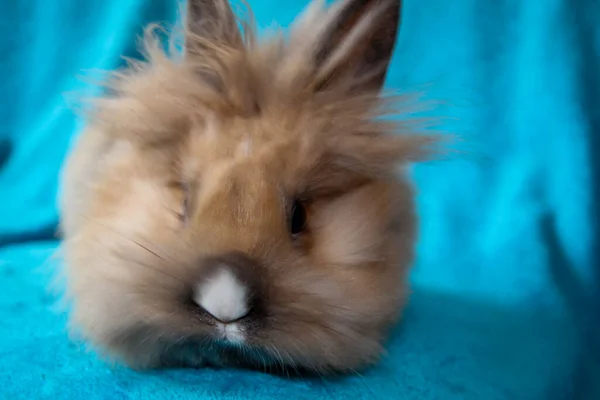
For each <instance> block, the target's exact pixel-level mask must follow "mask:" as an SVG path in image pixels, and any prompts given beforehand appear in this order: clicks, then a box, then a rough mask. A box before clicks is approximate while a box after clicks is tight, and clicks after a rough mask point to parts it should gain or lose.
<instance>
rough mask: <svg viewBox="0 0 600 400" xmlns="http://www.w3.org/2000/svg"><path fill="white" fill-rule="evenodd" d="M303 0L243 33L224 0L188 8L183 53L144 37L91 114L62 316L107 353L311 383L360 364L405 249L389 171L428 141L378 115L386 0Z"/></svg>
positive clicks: (392, 19)
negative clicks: (297, 9) (285, 19)
mask: <svg viewBox="0 0 600 400" xmlns="http://www.w3.org/2000/svg"><path fill="white" fill-rule="evenodd" d="M323 3H324V2H323V1H315V2H313V3H312V4H311V5H310V6H309V8H308V9H307V11H306V12H305V13H304V14H303V16H302V17H301V18H300V19H299V20H298V21H297V22H296V23H295V25H294V26H293V27H292V30H291V34H290V36H289V37H288V38H285V39H284V36H283V35H281V34H274V35H272V36H270V37H269V38H267V39H265V40H258V38H257V37H256V35H255V32H254V30H253V28H252V25H251V24H249V23H244V24H243V25H244V26H243V29H242V30H240V29H239V25H240V24H238V21H237V20H236V19H235V18H234V14H233V12H232V11H231V8H230V6H229V4H228V3H227V2H226V0H212V1H210V0H191V2H190V4H189V7H188V13H187V23H186V29H185V52H184V54H183V55H180V56H177V55H175V56H171V57H167V56H166V55H165V53H164V52H163V51H162V50H160V45H159V44H158V43H157V41H156V40H154V39H152V36H151V35H150V36H148V37H147V38H146V51H147V53H148V62H147V63H134V64H133V65H132V66H131V68H130V69H129V70H127V71H125V72H121V73H119V74H117V75H116V79H115V80H114V82H113V83H112V86H111V90H112V91H111V92H110V93H109V94H107V95H106V96H105V97H104V98H102V99H99V100H98V101H97V102H96V104H95V108H94V110H93V113H92V114H91V118H90V126H89V128H88V129H87V130H86V131H85V132H84V133H83V135H82V136H81V137H80V139H79V140H78V143H77V145H76V147H75V149H74V151H73V153H72V154H71V156H70V158H69V159H68V162H67V164H66V168H65V171H64V175H63V179H64V191H63V196H62V229H63V233H64V237H65V242H64V254H65V263H66V267H65V276H66V278H67V279H66V280H67V294H68V297H69V299H70V301H71V303H72V315H71V320H72V324H73V326H74V328H75V329H76V330H77V331H78V332H80V333H81V334H82V335H83V336H84V337H85V338H86V339H87V340H89V341H90V342H91V343H92V344H94V345H96V346H97V347H98V348H100V349H102V350H105V351H106V353H107V354H108V355H110V356H114V357H115V358H116V359H117V360H120V361H123V362H125V363H127V364H128V365H130V366H132V367H137V368H150V367H157V366H170V365H185V366H194V365H203V364H207V363H208V364H212V365H224V366H229V365H233V366H235V365H239V366H245V367H254V368H265V367H266V368H267V369H269V368H272V369H276V368H278V367H279V366H283V368H284V369H286V368H291V369H294V368H298V369H306V370H311V371H316V372H319V373H327V372H335V371H348V370H354V369H356V368H360V367H362V366H364V365H366V364H369V363H372V362H374V361H376V360H377V359H378V357H379V356H380V354H381V352H382V341H383V340H384V338H385V335H386V332H387V330H388V328H389V327H390V325H391V324H393V323H394V322H395V321H396V319H397V317H398V315H399V313H400V310H401V308H402V306H403V304H404V301H405V297H406V293H407V288H406V275H407V270H408V266H409V264H410V263H411V260H412V257H413V244H414V241H415V216H414V213H413V199H412V197H413V195H412V191H411V188H410V186H409V185H408V184H407V182H406V181H405V179H404V178H402V177H399V176H398V175H397V173H396V167H397V166H399V165H400V166H401V165H402V164H403V163H406V162H409V161H417V160H419V159H420V158H421V157H422V156H423V155H424V154H425V153H424V150H425V145H426V144H427V143H428V142H429V140H428V139H424V138H423V137H422V136H416V135H411V133H410V132H398V131H399V130H402V125H400V124H399V123H398V122H394V121H393V120H390V119H389V118H387V119H386V118H382V117H386V116H387V115H388V114H390V113H394V111H395V109H394V107H393V106H394V103H393V102H391V101H390V100H389V99H386V98H384V97H383V96H382V95H380V89H381V86H382V84H383V81H384V78H385V73H386V69H387V65H388V62H389V59H390V57H391V54H392V50H393V47H394V43H395V36H396V30H397V26H398V21H399V14H400V1H399V0H389V1H388V0H341V1H338V2H337V3H334V5H333V6H331V7H327V8H326V7H325V6H324V4H323ZM241 31H243V34H242V33H241ZM294 206H296V208H298V207H300V208H301V209H303V210H305V217H306V218H305V219H306V224H305V225H304V226H300V227H301V229H300V232H290V230H294V229H296V230H298V229H297V228H298V227H296V228H293V227H292V225H293V224H298V223H299V224H300V225H302V221H301V220H302V219H303V217H304V215H302V213H301V211H298V210H297V209H296V211H294ZM295 212H300V214H299V216H298V218H299V219H300V222H298V221H295V222H294V221H292V219H293V218H296V217H294V216H292V213H295ZM294 215H296V214H294ZM209 293H210V294H209ZM202 296H204V297H202ZM228 312H229V314H227V313H228ZM223 313H225V314H227V316H226V317H222V315H225V314H223ZM234 314H235V315H234ZM246 314H247V315H246ZM234 316H235V317H236V318H234Z"/></svg>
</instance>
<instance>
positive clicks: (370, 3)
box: [314, 0, 402, 91]
mask: <svg viewBox="0 0 600 400" xmlns="http://www.w3.org/2000/svg"><path fill="white" fill-rule="evenodd" d="M401 3H402V2H401V0H338V3H334V5H333V6H331V7H330V8H329V10H328V11H327V14H328V16H327V18H326V20H327V22H326V27H325V29H323V31H322V34H321V35H320V38H319V39H318V41H317V44H316V46H315V50H316V51H315V52H314V60H315V62H316V71H317V77H316V83H317V87H318V88H326V87H330V86H332V85H336V83H345V84H347V85H352V86H353V87H352V88H349V89H352V90H355V89H358V90H359V91H360V90H367V91H378V90H380V89H381V87H382V86H383V84H384V81H385V77H386V73H387V69H388V66H389V62H390V59H391V57H392V54H393V51H394V47H395V44H396V36H397V32H398V26H399V24H400V14H401Z"/></svg>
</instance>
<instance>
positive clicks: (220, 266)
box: [193, 253, 257, 323]
mask: <svg viewBox="0 0 600 400" xmlns="http://www.w3.org/2000/svg"><path fill="white" fill-rule="evenodd" d="M205 266H206V267H205V268H203V271H202V272H203V276H202V277H201V280H200V282H198V283H197V284H196V286H195V288H194V293H193V296H194V298H193V299H194V302H195V303H196V304H197V305H198V306H200V307H201V308H202V309H203V310H204V311H206V312H207V313H208V314H210V315H212V316H213V317H214V318H215V319H216V320H218V321H220V322H223V323H231V322H234V321H238V320H240V319H242V318H244V317H246V316H247V315H248V314H249V313H250V311H251V310H252V307H253V303H254V300H255V298H256V296H257V293H256V292H257V291H256V287H255V285H254V284H253V282H254V281H255V280H256V279H255V274H256V264H255V263H254V262H253V261H252V260H251V259H249V258H248V257H246V256H245V255H243V254H241V253H231V254H227V255H223V256H219V257H213V258H210V259H208V260H206V263H205Z"/></svg>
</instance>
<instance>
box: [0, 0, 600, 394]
mask: <svg viewBox="0 0 600 400" xmlns="http://www.w3.org/2000/svg"><path fill="white" fill-rule="evenodd" d="M250 3H251V4H252V6H253V7H254V10H255V12H256V14H257V18H258V20H259V22H260V25H261V26H263V27H268V26H269V25H270V24H271V22H272V21H273V20H276V21H278V22H279V23H280V24H283V25H286V24H288V23H289V22H290V21H291V19H292V17H293V16H294V15H295V14H296V13H297V12H298V11H299V10H300V9H301V8H302V7H303V6H304V5H305V1H304V0H285V1H281V0H250ZM176 9H177V6H176V3H175V0H86V1H81V0H53V1H42V0H22V1H12V0H5V1H4V2H3V4H2V12H1V13H0V26H1V27H2V28H3V31H2V38H3V39H1V40H0V50H1V54H2V60H1V63H2V64H1V65H0V72H1V76H2V79H0V94H1V95H2V96H3V97H2V98H1V99H0V100H1V101H0V120H1V121H2V124H0V198H1V199H2V200H1V201H2V207H0V293H2V296H0V360H1V361H2V362H1V363H0V398H2V399H10V400H17V399H85V400H92V399H110V400H118V399H130V400H137V399H165V400H167V399H200V400H202V399H214V398H222V399H236V400H238V399H239V400H241V399H264V398H278V399H279V398H286V399H289V400H292V399H344V398H352V399H357V400H358V399H381V400H384V399H485V400H492V399H511V400H513V399H587V398H589V399H600V392H599V391H598V388H597V385H596V384H595V381H598V378H599V377H600V369H598V360H599V359H600V346H599V344H598V341H599V340H600V334H599V333H598V332H599V330H598V318H599V317H600V311H599V310H600V307H599V306H600V300H599V299H600V296H599V294H598V286H599V283H600V271H599V269H598V266H597V260H598V251H599V250H598V249H600V243H599V237H598V231H597V229H598V214H597V204H596V203H597V198H598V197H599V192H598V185H600V177H599V168H600V165H599V161H598V160H600V155H599V154H598V153H597V152H598V151H600V147H599V135H600V25H598V23H597V21H598V16H600V3H599V2H598V1H596V0H587V1H586V0H545V1H535V0H530V1H525V0H495V1H491V0H490V1H483V0H455V1H452V2H449V1H447V0H405V4H404V18H403V25H402V29H401V34H400V40H399V43H398V47H397V52H396V56H395V58H394V62H393V64H392V67H391V73H390V75H389V80H388V86H389V87H397V88H398V87H399V88H402V89H405V90H411V89H412V88H416V89H419V90H421V89H423V88H424V87H425V88H426V89H427V90H428V97H429V98H432V99H435V100H440V107H439V108H438V109H437V110H436V115H441V116H450V117H455V120H453V121H452V123H450V122H447V123H446V124H445V125H444V126H443V128H444V129H446V130H448V131H455V132H458V133H459V134H461V135H462V136H463V138H464V139H465V141H464V143H465V146H467V149H468V152H465V153H462V154H461V155H460V156H459V157H458V158H460V160H449V161H443V162H436V163H433V164H431V165H427V166H421V167H418V168H416V169H415V170H414V175H415V179H416V182H417V185H418V188H419V191H420V194H419V212H420V215H421V217H422V224H421V225H422V229H421V240H420V242H419V258H418V262H417V263H416V266H415V270H414V274H413V281H414V284H415V286H414V295H413V297H412V299H411V303H410V305H409V307H408V309H407V311H406V318H405V320H404V323H403V324H402V325H401V326H400V327H399V328H398V329H397V332H396V334H395V335H394V337H393V339H392V340H391V342H390V344H389V346H388V348H389V355H388V357H387V358H386V359H385V360H384V361H383V362H382V363H381V365H379V366H378V367H375V368H373V369H371V370H369V371H367V372H365V373H364V374H363V375H362V376H355V377H349V378H346V379H343V380H341V381H335V382H326V381H320V380H316V381H311V380H294V381H289V380H286V379H281V378H276V377H271V376H268V375H264V374H259V373H249V372H241V371H213V370H198V371H192V370H185V371H181V370H177V371H154V372H150V373H137V372H133V371H130V370H128V369H126V368H122V367H117V368H112V367H110V366H108V365H106V364H104V363H103V362H102V361H100V360H98V358H97V357H96V356H95V355H94V354H92V353H89V352H86V351H85V350H84V349H82V348H81V347H79V346H77V345H75V344H73V343H72V342H70V341H69V339H68V337H67V334H66V332H65V324H64V323H65V317H64V315H61V314H57V313H56V312H54V311H53V308H52V304H53V301H54V298H53V297H52V296H51V295H50V294H48V292H47V291H46V289H45V288H46V285H47V282H48V273H47V270H48V268H47V267H50V268H52V267H53V265H54V264H55V263H56V262H58V261H55V260H53V259H50V258H49V257H50V256H51V255H52V254H53V253H54V251H55V250H56V246H57V242H55V241H53V233H54V230H55V227H56V222H57V212H56V208H55V196H56V192H57V173H58V170H59V167H60V165H61V162H62V160H63V158H64V155H65V152H66V151H67V149H68V145H69V142H70V140H71V139H72V138H73V137H74V136H75V135H76V134H77V133H78V132H79V131H80V130H81V127H82V121H80V120H79V119H78V118H77V117H75V116H74V114H73V113H72V112H71V110H70V109H69V108H68V107H67V102H66V100H65V96H64V93H65V92H70V91H74V90H75V91H78V90H81V89H82V88H85V86H84V85H83V84H82V83H80V82H78V81H77V80H76V75H78V74H80V73H81V71H82V70H91V69H96V68H101V69H105V68H112V67H113V66H115V65H117V63H118V62H119V58H118V56H119V55H120V54H123V53H126V54H130V55H131V54H134V47H133V45H134V39H135V35H137V34H139V33H140V29H141V27H142V25H143V24H145V23H146V22H150V21H156V20H158V21H172V20H174V17H175V11H176ZM430 83H431V85H428V84H430ZM595 386H596V387H595Z"/></svg>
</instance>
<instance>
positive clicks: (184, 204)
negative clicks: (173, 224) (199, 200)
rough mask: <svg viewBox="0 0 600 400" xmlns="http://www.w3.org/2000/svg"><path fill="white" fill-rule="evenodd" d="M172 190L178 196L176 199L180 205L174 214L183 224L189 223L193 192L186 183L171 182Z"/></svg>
mask: <svg viewBox="0 0 600 400" xmlns="http://www.w3.org/2000/svg"><path fill="white" fill-rule="evenodd" d="M169 186H171V187H172V190H174V191H175V192H176V193H177V195H176V199H177V202H178V203H179V204H178V205H177V208H176V209H174V210H173V213H174V214H175V215H176V216H177V218H178V219H179V220H180V221H181V222H184V223H185V222H187V220H188V218H189V213H190V209H191V198H190V196H191V190H190V187H189V185H188V184H187V183H185V182H179V181H176V182H171V183H170V185H169Z"/></svg>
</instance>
